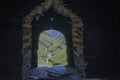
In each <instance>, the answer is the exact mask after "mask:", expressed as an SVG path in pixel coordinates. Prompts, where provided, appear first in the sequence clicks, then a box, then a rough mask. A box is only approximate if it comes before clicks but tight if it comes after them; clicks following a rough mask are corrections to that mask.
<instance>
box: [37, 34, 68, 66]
mask: <svg viewBox="0 0 120 80" xmlns="http://www.w3.org/2000/svg"><path fill="white" fill-rule="evenodd" d="M57 35H58V34H57ZM58 37H59V35H58ZM66 58H67V55H66V43H65V39H64V37H61V38H60V39H59V40H58V38H53V36H50V35H48V34H47V32H43V33H41V34H40V38H39V49H38V64H39V65H47V66H53V65H57V64H62V65H63V64H67V62H66V61H67V60H66Z"/></svg>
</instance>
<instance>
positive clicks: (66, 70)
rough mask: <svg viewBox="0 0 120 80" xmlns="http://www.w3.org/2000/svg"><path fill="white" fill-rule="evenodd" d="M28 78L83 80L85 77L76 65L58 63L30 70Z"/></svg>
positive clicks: (39, 79)
mask: <svg viewBox="0 0 120 80" xmlns="http://www.w3.org/2000/svg"><path fill="white" fill-rule="evenodd" d="M28 80H83V78H82V77H81V73H80V72H79V71H78V70H77V69H75V68H74V67H70V66H66V65H57V66H53V67H39V68H35V69H33V70H30V71H29V74H28Z"/></svg>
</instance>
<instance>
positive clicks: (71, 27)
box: [21, 0, 86, 80]
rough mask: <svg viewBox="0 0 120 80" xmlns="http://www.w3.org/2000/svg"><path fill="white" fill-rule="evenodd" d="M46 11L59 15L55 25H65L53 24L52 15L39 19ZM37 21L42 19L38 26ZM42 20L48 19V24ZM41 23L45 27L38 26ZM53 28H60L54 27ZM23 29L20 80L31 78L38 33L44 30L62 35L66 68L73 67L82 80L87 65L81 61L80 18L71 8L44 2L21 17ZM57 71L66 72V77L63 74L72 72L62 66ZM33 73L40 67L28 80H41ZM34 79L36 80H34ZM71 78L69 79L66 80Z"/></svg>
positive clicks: (57, 1)
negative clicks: (63, 37)
mask: <svg viewBox="0 0 120 80" xmlns="http://www.w3.org/2000/svg"><path fill="white" fill-rule="evenodd" d="M51 9H52V10H51ZM49 11H54V12H55V13H56V14H57V15H59V18H58V22H64V23H65V24H64V25H62V24H63V23H57V24H54V21H56V20H55V19H56V18H54V16H55V15H56V14H55V15H53V16H48V17H46V18H48V19H42V17H44V16H45V14H49ZM39 17H40V18H39ZM61 18H62V19H61ZM64 18H65V19H64ZM60 19H61V21H60ZM66 19H67V20H68V19H69V20H68V21H66ZM39 20H41V21H40V22H41V23H37V22H39ZM44 20H48V21H46V22H47V24H46V23H45V22H44ZM42 23H44V24H43V25H41V24H42ZM48 24H49V26H48ZM55 25H56V26H60V27H55ZM22 27H23V37H22V42H23V44H22V62H23V63H22V73H21V76H22V80H27V78H28V75H29V77H30V75H31V74H32V72H30V71H31V70H32V69H35V68H37V66H38V64H37V63H38V61H37V59H38V58H37V57H38V56H37V52H38V41H39V40H38V39H39V33H41V32H42V31H45V30H49V29H51V28H52V29H55V30H58V31H60V32H61V33H63V34H64V36H65V38H66V47H67V50H66V51H67V63H68V66H70V67H74V68H76V69H77V71H79V72H80V73H81V74H80V75H79V76H78V77H79V78H83V77H85V72H84V69H85V66H86V64H85V62H84V57H83V48H84V46H83V22H82V19H81V18H80V17H78V16H77V15H76V14H75V13H73V12H72V11H71V10H70V9H68V8H66V7H65V5H64V4H63V2H62V1H61V0H45V2H43V3H41V5H38V6H36V7H35V8H34V9H33V10H31V11H30V13H29V14H27V15H26V17H24V19H23V25H22ZM28 65H29V66H28ZM55 68H56V67H55ZM55 68H54V69H55ZM57 68H59V69H60V70H58V72H61V71H62V72H65V74H68V73H66V72H67V71H68V72H69V71H71V70H72V69H71V68H69V69H68V68H67V71H66V67H64V66H57ZM61 69H64V70H61ZM34 71H35V73H34ZM36 71H39V68H37V70H33V73H34V74H33V75H34V76H33V75H32V76H31V77H32V79H28V80H33V79H34V80H39V79H40V78H39V76H38V74H36ZM55 71H56V70H55ZM73 71H76V70H73ZM39 72H41V71H39ZM39 72H38V73H39ZM58 72H57V73H58ZM28 73H30V74H28ZM60 74H61V73H60ZM35 75H36V76H35ZM59 76H61V75H59ZM36 77H37V78H38V79H35V78H36ZM70 79H71V78H70ZM70 79H69V78H68V80H70ZM44 80H47V79H45V77H44ZM49 80H50V79H49ZM51 80H56V79H51ZM65 80H67V79H65Z"/></svg>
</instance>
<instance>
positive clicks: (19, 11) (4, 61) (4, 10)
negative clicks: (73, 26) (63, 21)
mask: <svg viewBox="0 0 120 80" xmlns="http://www.w3.org/2000/svg"><path fill="white" fill-rule="evenodd" d="M41 1H42V0H7V1H3V2H2V1H1V2H0V10H1V11H0V63H1V64H0V80H21V77H20V76H21V75H20V74H21V66H22V61H21V60H22V56H21V47H22V44H21V43H22V39H21V38H22V34H21V32H22V27H21V26H22V25H21V24H22V18H23V17H24V16H25V15H26V14H27V13H28V12H29V11H30V9H31V8H33V7H32V6H35V4H39V3H38V2H41ZM64 2H65V3H66V4H68V6H69V8H70V9H72V10H73V11H74V12H76V13H77V14H78V16H81V17H82V19H83V21H84V24H85V30H84V36H85V38H84V44H85V51H84V54H85V55H84V57H85V61H86V62H87V63H88V66H87V68H86V73H87V77H107V78H110V77H118V78H119V74H120V69H119V67H120V66H119V60H120V58H119V57H120V54H119V53H120V51H119V44H120V42H119V41H120V39H119V34H120V31H119V26H120V24H119V22H118V19H119V5H118V2H116V1H115V0H114V1H107V0H80V1H79V2H78V0H65V1H64ZM113 80H114V79H113Z"/></svg>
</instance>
